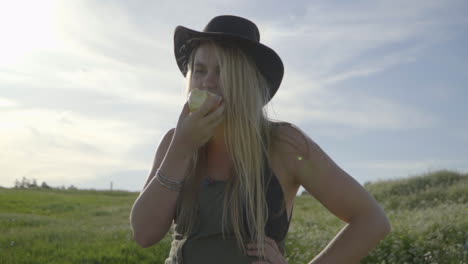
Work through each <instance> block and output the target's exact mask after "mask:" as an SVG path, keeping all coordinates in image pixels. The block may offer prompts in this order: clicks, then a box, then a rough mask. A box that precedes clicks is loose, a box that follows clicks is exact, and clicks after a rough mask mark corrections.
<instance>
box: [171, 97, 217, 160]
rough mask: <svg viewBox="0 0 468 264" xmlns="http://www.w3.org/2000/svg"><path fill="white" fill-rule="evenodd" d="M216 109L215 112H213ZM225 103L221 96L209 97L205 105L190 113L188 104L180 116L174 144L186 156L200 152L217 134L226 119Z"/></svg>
mask: <svg viewBox="0 0 468 264" xmlns="http://www.w3.org/2000/svg"><path fill="white" fill-rule="evenodd" d="M213 109H215V110H213ZM223 113H224V102H222V101H221V97H219V96H208V98H207V99H206V100H205V102H204V103H203V105H202V106H201V107H200V108H199V109H198V110H196V111H194V112H190V109H189V107H188V102H186V103H185V104H184V108H183V109H182V112H181V114H180V116H179V120H178V122H177V127H176V130H175V133H174V137H173V142H174V143H175V144H177V147H178V148H181V149H182V150H181V152H183V153H185V154H186V155H190V154H192V153H193V152H194V151H196V150H198V148H200V147H201V146H203V145H204V144H205V143H206V142H208V141H209V140H210V138H211V137H212V136H213V135H214V134H215V131H216V128H217V127H218V126H219V125H220V124H221V122H222V121H223V118H224V115H223Z"/></svg>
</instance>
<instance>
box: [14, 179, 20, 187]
mask: <svg viewBox="0 0 468 264" xmlns="http://www.w3.org/2000/svg"><path fill="white" fill-rule="evenodd" d="M15 188H16V189H18V188H21V182H20V181H18V179H16V180H15Z"/></svg>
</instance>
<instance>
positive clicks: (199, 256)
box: [165, 159, 292, 264]
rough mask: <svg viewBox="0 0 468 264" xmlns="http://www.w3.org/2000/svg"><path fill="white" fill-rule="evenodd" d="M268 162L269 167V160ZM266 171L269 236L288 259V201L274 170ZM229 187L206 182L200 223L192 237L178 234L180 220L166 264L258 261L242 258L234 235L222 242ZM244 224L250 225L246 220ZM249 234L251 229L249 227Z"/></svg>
mask: <svg viewBox="0 0 468 264" xmlns="http://www.w3.org/2000/svg"><path fill="white" fill-rule="evenodd" d="M264 162H265V163H264V164H266V165H268V164H267V163H266V162H267V160H266V159H264ZM264 168H265V170H266V173H265V174H264V175H265V185H266V186H267V188H266V201H267V205H268V219H267V223H266V226H265V234H266V235H267V236H268V237H270V238H272V239H274V240H275V241H276V242H277V244H278V247H279V248H280V251H281V252H282V254H283V255H284V254H285V240H286V235H287V233H288V229H289V225H290V222H291V218H289V219H288V214H287V209H286V201H285V197H284V194H283V190H282V188H281V185H280V183H279V181H278V178H277V177H276V175H274V173H273V171H272V170H271V168H270V166H264ZM225 185H226V181H214V182H211V183H210V182H204V186H203V187H202V188H201V191H200V196H199V212H198V215H197V219H196V220H194V221H195V223H196V224H195V227H194V229H193V232H192V233H191V234H190V235H189V236H188V237H185V236H183V235H182V234H181V233H180V232H178V230H179V228H178V226H177V217H176V219H175V220H176V225H175V228H174V234H173V241H172V244H171V250H170V253H169V257H168V258H167V259H166V261H165V264H181V263H190V264H198V263H200V264H201V263H203V264H210V263H226V264H230V263H233V264H234V263H236V264H243V263H251V262H252V261H253V260H257V258H256V257H252V256H246V255H243V254H242V252H241V251H240V249H239V248H238V246H237V244H236V240H235V237H234V235H233V234H232V235H231V236H228V237H227V239H223V238H222V231H221V218H222V206H223V198H224V194H225ZM244 212H245V211H244ZM244 216H245V214H244ZM291 216H292V214H291ZM244 223H246V218H245V217H244ZM245 230H248V228H247V227H245Z"/></svg>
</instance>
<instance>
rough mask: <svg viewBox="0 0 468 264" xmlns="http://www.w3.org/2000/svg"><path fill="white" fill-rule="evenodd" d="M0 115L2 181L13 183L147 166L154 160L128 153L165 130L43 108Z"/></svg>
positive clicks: (79, 177)
mask: <svg viewBox="0 0 468 264" xmlns="http://www.w3.org/2000/svg"><path fill="white" fill-rule="evenodd" d="M0 119H1V120H2V125H3V126H2V129H1V130H0V138H1V141H0V149H2V153H1V158H0V167H1V168H2V175H1V176H0V185H12V184H13V182H14V179H19V178H21V177H23V176H26V177H28V178H31V177H34V178H37V179H39V180H45V181H47V182H49V181H50V182H59V181H68V182H79V181H81V180H86V179H92V178H94V177H97V176H99V175H100V174H103V173H106V172H108V171H113V170H116V169H118V168H121V169H126V170H129V169H135V170H136V169H141V168H142V167H144V168H146V167H148V164H144V163H143V162H142V161H141V160H138V159H134V158H132V157H131V156H128V155H127V153H128V151H130V150H131V149H132V148H133V146H134V145H137V144H138V143H139V142H141V141H142V140H145V139H146V138H152V137H154V135H155V134H159V137H160V136H161V133H162V131H155V130H150V129H147V130H140V129H138V128H134V127H132V125H131V124H127V123H124V122H120V121H117V120H109V119H97V118H95V119H89V118H88V117H85V116H81V115H79V114H76V113H68V112H54V111H48V110H41V109H25V110H18V111H15V112H4V111H2V112H0ZM157 137H158V136H156V138H157Z"/></svg>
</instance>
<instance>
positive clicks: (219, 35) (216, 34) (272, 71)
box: [174, 16, 284, 101]
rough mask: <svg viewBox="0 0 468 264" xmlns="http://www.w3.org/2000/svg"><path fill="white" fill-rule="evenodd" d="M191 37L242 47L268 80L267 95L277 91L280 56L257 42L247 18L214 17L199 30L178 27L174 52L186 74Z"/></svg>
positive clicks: (254, 27)
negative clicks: (268, 90) (268, 92)
mask: <svg viewBox="0 0 468 264" xmlns="http://www.w3.org/2000/svg"><path fill="white" fill-rule="evenodd" d="M193 39H211V40H214V41H216V42H220V43H225V44H228V45H231V46H236V47H239V48H241V49H242V50H243V51H244V52H245V53H246V54H247V55H248V56H250V57H251V58H252V59H253V61H254V62H255V64H256V65H257V67H258V69H259V70H260V72H261V73H262V75H263V76H264V77H265V79H266V80H267V81H268V82H269V88H270V98H269V99H268V101H270V100H271V98H273V96H274V95H275V94H276V91H278V88H279V86H280V84H281V81H282V79H283V74H284V66H283V62H282V61H281V58H280V57H279V56H278V54H276V52H275V51H274V50H272V49H271V48H269V47H267V46H265V45H263V44H262V43H260V32H259V31H258V28H257V26H256V25H255V24H254V23H253V22H252V21H250V20H247V19H245V18H242V17H237V16H217V17H215V18H213V19H212V20H211V21H210V22H209V23H208V24H207V25H206V27H205V29H204V30H203V31H202V32H200V31H195V30H191V29H189V28H186V27H183V26H178V27H176V29H175V32H174V52H175V57H176V61H177V65H178V66H179V69H180V71H181V72H182V74H183V75H184V76H187V70H188V69H187V64H188V58H189V56H190V53H191V52H192V49H193V45H191V42H190V41H191V40H193Z"/></svg>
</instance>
